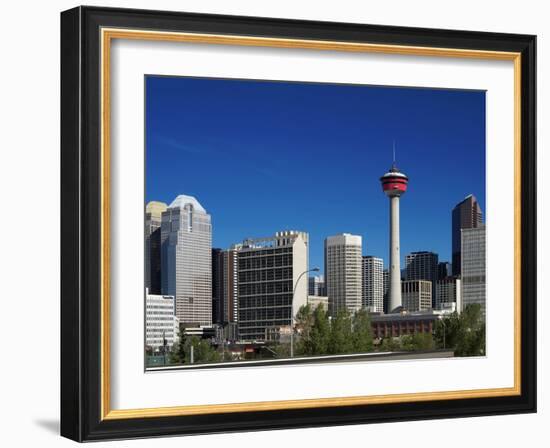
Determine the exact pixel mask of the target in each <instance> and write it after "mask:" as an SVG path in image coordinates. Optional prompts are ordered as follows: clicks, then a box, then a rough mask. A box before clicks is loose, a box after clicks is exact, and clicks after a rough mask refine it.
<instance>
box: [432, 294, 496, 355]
mask: <svg viewBox="0 0 550 448" xmlns="http://www.w3.org/2000/svg"><path fill="white" fill-rule="evenodd" d="M434 338H435V342H436V346H437V348H452V349H454V352H455V356H484V355H485V318H484V316H483V313H482V310H481V305H479V304H477V303H473V304H469V305H467V306H465V307H464V310H463V311H462V313H461V314H458V313H456V312H455V313H453V314H451V315H450V316H449V317H446V318H444V319H442V320H441V321H438V322H437V323H436V326H435V332H434Z"/></svg>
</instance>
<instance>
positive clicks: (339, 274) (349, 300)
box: [325, 233, 363, 316]
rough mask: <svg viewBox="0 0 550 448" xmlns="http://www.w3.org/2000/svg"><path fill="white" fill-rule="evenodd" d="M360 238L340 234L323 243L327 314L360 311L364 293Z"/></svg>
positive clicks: (333, 314)
mask: <svg viewBox="0 0 550 448" xmlns="http://www.w3.org/2000/svg"><path fill="white" fill-rule="evenodd" d="M361 252H362V238H361V236H359V235H351V234H349V233H343V234H341V235H335V236H331V237H328V238H327V239H326V240H325V281H326V288H327V296H328V300H329V313H330V314H331V315H332V316H335V315H336V313H337V312H338V311H339V310H341V309H347V310H348V311H349V312H350V313H354V312H355V311H357V310H359V309H361V306H362V294H363V274H362V253H361Z"/></svg>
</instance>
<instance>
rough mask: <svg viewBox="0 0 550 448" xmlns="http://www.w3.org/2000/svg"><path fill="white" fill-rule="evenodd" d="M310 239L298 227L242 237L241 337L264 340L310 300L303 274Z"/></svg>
mask: <svg viewBox="0 0 550 448" xmlns="http://www.w3.org/2000/svg"><path fill="white" fill-rule="evenodd" d="M308 242H309V237H308V234H307V233H305V232H298V231H284V232H277V233H276V234H275V236H272V237H267V238H255V239H247V240H245V241H243V243H242V245H241V246H240V247H239V250H238V251H237V254H238V271H237V273H238V330H239V337H240V338H241V339H245V340H265V339H267V336H268V334H270V333H272V332H279V331H280V329H281V327H286V328H287V329H289V328H290V326H291V325H292V323H293V322H292V316H295V315H296V313H297V312H298V310H299V309H300V307H301V306H302V305H305V304H306V302H307V296H308V282H307V277H306V276H305V275H302V274H303V273H304V272H306V271H307V270H308ZM298 280H300V281H298ZM294 288H295V290H294ZM293 291H295V292H294V294H293Z"/></svg>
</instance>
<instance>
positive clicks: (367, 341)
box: [352, 309, 373, 353]
mask: <svg viewBox="0 0 550 448" xmlns="http://www.w3.org/2000/svg"><path fill="white" fill-rule="evenodd" d="M352 340H353V351H354V352H357V353H368V352H371V351H372V349H373V339H372V324H371V321H370V316H369V313H368V312H367V311H366V310H365V309H361V310H359V311H357V312H356V313H355V315H354V316H353V335H352Z"/></svg>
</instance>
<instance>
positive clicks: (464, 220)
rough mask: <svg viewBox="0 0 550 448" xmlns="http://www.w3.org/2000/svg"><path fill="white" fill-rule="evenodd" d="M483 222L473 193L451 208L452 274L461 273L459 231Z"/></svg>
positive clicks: (475, 226)
mask: <svg viewBox="0 0 550 448" xmlns="http://www.w3.org/2000/svg"><path fill="white" fill-rule="evenodd" d="M482 222H483V214H482V213H481V208H480V206H479V204H478V202H477V199H476V197H475V196H474V195H471V194H470V195H468V196H466V198H464V200H462V201H461V202H459V203H458V204H457V205H456V206H455V208H453V223H452V242H453V247H452V250H453V260H452V268H453V275H460V274H461V258H462V257H461V248H460V244H461V243H460V241H461V239H460V231H461V230H462V229H474V228H477V227H479V226H480V225H481V224H482Z"/></svg>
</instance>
